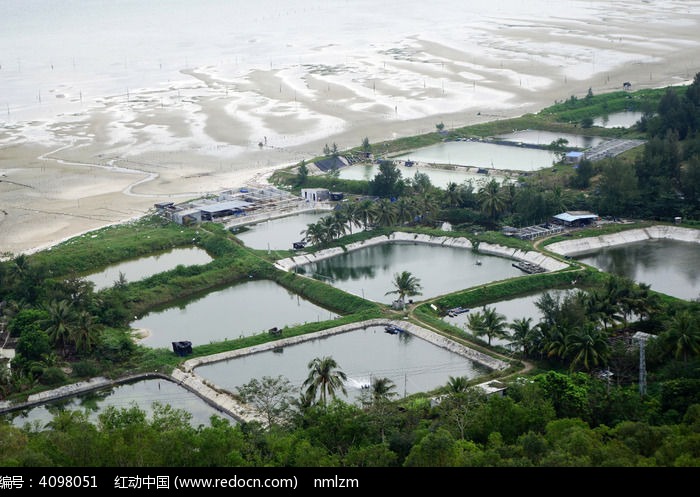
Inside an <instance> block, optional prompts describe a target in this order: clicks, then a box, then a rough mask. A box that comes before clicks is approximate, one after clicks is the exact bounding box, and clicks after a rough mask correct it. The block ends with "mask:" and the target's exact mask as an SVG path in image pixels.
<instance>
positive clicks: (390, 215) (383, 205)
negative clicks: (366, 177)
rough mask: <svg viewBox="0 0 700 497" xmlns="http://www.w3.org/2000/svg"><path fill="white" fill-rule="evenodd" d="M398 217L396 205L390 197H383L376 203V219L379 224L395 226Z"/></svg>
mask: <svg viewBox="0 0 700 497" xmlns="http://www.w3.org/2000/svg"><path fill="white" fill-rule="evenodd" d="M397 219H398V215H397V212H396V207H395V206H394V204H393V203H392V202H391V201H390V200H389V199H386V198H383V199H382V200H380V201H379V202H377V203H376V204H374V220H375V222H376V223H377V224H378V225H379V226H393V225H394V224H396V220H397Z"/></svg>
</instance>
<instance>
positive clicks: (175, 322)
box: [131, 280, 338, 349]
mask: <svg viewBox="0 0 700 497" xmlns="http://www.w3.org/2000/svg"><path fill="white" fill-rule="evenodd" d="M336 317H338V315H337V314H335V313H332V312H330V311H328V310H326V309H324V308H322V307H319V306H317V305H315V304H312V303H311V302H309V301H308V300H304V299H303V298H301V297H299V296H298V295H296V294H294V293H291V292H289V291H288V290H287V289H285V288H284V287H282V286H280V285H278V284H277V283H275V282H272V281H268V280H252V281H246V282H243V283H239V284H236V285H232V286H229V287H227V288H224V289H222V290H217V291H213V292H210V293H208V294H206V295H204V296H202V297H199V298H196V299H192V300H189V301H186V302H182V303H180V304H179V305H177V306H169V307H167V308H165V309H162V310H155V311H152V312H150V313H148V314H147V315H145V316H143V317H142V318H140V319H137V320H135V321H133V322H132V323H131V327H132V328H136V329H139V330H147V331H148V336H146V337H145V338H143V339H142V340H141V341H140V343H141V344H142V345H144V346H146V347H152V348H163V347H164V348H168V349H170V348H172V342H176V341H190V342H192V346H193V347H195V346H196V345H202V344H207V343H212V342H220V341H224V340H233V339H236V338H242V337H244V336H250V335H254V334H256V333H267V330H269V329H270V328H273V327H279V328H282V327H284V326H285V325H289V326H294V325H297V324H304V323H308V322H312V321H325V320H328V319H335V318H336Z"/></svg>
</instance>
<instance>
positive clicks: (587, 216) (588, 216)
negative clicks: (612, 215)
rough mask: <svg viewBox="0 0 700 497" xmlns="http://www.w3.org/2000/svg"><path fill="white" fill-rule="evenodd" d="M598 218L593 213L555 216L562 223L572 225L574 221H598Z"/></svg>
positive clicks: (567, 213) (566, 213)
mask: <svg viewBox="0 0 700 497" xmlns="http://www.w3.org/2000/svg"><path fill="white" fill-rule="evenodd" d="M597 218H598V216H597V215H595V214H591V213H583V212H581V213H571V212H562V213H561V214H557V215H556V216H554V219H559V220H560V221H564V222H566V223H571V222H573V221H578V220H580V219H597Z"/></svg>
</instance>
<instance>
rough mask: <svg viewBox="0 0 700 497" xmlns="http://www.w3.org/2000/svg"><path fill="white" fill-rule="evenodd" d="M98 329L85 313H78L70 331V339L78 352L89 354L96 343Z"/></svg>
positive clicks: (87, 313) (92, 319)
mask: <svg viewBox="0 0 700 497" xmlns="http://www.w3.org/2000/svg"><path fill="white" fill-rule="evenodd" d="M98 332H99V328H98V327H97V325H96V323H95V320H94V318H93V316H92V314H90V313H89V312H87V311H80V312H79V313H78V315H77V318H76V323H75V327H74V328H73V329H72V330H71V334H70V339H71V341H72V342H73V344H74V345H75V349H76V350H77V351H78V352H85V353H90V352H92V349H93V348H94V347H95V344H96V343H97V334H98Z"/></svg>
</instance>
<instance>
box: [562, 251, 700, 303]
mask: <svg viewBox="0 0 700 497" xmlns="http://www.w3.org/2000/svg"><path fill="white" fill-rule="evenodd" d="M575 258H576V259H577V260H579V261H581V262H583V263H585V264H588V265H591V266H594V267H596V268H598V269H600V270H601V271H605V272H608V273H612V274H616V275H618V276H626V277H628V278H631V279H633V280H634V281H636V282H638V283H646V284H648V285H650V286H651V288H652V290H655V291H657V292H661V293H665V294H667V295H671V296H673V297H678V298H681V299H686V300H692V299H697V298H700V245H698V244H697V243H691V242H681V241H676V240H648V241H642V242H635V243H629V244H626V245H618V246H614V247H606V248H601V249H597V250H596V251H595V252H589V253H585V254H578V255H576V256H575Z"/></svg>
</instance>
